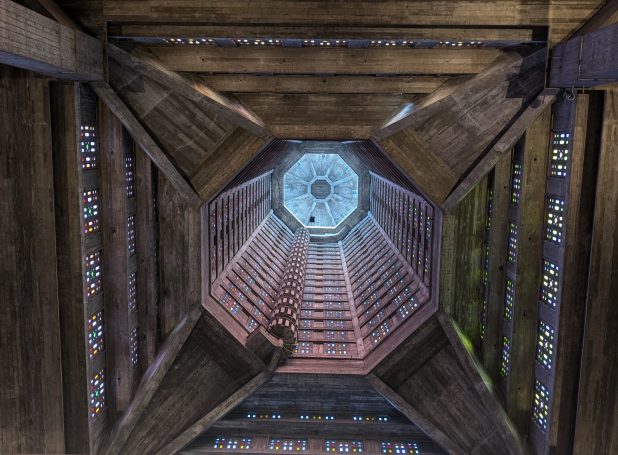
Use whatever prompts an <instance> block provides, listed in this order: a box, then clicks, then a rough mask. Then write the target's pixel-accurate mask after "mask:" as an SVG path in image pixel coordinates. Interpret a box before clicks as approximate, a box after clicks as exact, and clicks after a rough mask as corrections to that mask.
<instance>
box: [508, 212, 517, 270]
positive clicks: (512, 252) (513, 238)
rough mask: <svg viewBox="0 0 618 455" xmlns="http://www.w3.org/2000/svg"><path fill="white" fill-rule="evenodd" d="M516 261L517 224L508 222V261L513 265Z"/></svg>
mask: <svg viewBox="0 0 618 455" xmlns="http://www.w3.org/2000/svg"><path fill="white" fill-rule="evenodd" d="M516 260H517V224H515V223H513V222H512V221H511V222H509V251H508V261H509V262H510V263H511V264H515V261H516Z"/></svg>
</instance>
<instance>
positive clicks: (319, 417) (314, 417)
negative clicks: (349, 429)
mask: <svg viewBox="0 0 618 455" xmlns="http://www.w3.org/2000/svg"><path fill="white" fill-rule="evenodd" d="M298 418H299V419H300V420H335V416H333V415H325V416H323V415H321V414H311V415H310V414H301V415H299V416H298Z"/></svg>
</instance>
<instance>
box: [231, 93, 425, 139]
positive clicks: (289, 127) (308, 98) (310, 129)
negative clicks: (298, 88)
mask: <svg viewBox="0 0 618 455" xmlns="http://www.w3.org/2000/svg"><path fill="white" fill-rule="evenodd" d="M237 96H238V98H240V100H242V101H243V102H244V103H245V104H246V105H247V106H249V107H251V108H252V109H253V110H254V111H255V112H257V113H258V114H259V115H260V117H261V118H263V119H264V121H265V122H266V123H267V124H268V126H269V128H270V129H271V131H272V132H273V136H274V137H277V138H282V139H332V140H338V139H368V138H369V137H370V136H371V132H372V131H373V130H374V129H375V127H376V125H378V124H379V123H380V122H382V120H383V119H384V117H386V116H388V115H389V114H390V113H392V112H393V111H394V110H395V109H397V108H398V107H399V106H400V105H401V104H403V103H405V102H411V101H415V100H416V99H417V98H418V96H415V95H410V96H404V95H399V94H395V95H384V94H278V93H273V94H268V93H264V94H258V93H242V94H237Z"/></svg>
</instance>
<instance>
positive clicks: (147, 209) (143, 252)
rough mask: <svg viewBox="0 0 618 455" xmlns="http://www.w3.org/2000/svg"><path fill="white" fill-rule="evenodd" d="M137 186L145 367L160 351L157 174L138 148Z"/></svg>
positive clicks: (139, 297)
mask: <svg viewBox="0 0 618 455" xmlns="http://www.w3.org/2000/svg"><path fill="white" fill-rule="evenodd" d="M135 158H136V160H135V183H136V196H135V197H136V199H135V206H136V216H135V220H136V234H137V240H136V251H137V253H136V254H137V277H138V279H137V301H138V302H139V305H138V311H139V314H138V319H139V336H140V340H139V353H140V354H139V358H140V360H141V362H142V365H143V367H144V368H145V367H147V366H148V365H150V364H151V363H152V362H153V361H154V359H155V355H156V352H157V348H158V342H159V336H158V330H157V327H158V318H159V314H158V308H157V307H158V302H157V291H158V289H157V287H158V285H159V283H158V281H157V276H156V275H157V268H158V264H157V262H156V261H157V260H158V255H157V254H155V253H154V249H155V248H156V230H157V222H158V220H157V219H156V218H155V216H156V213H155V204H157V205H158V204H159V201H153V197H155V196H156V195H155V194H154V191H155V188H156V187H155V185H154V184H153V180H154V181H155V182H156V178H157V170H156V168H154V169H153V164H152V161H150V159H149V158H148V155H146V153H145V152H144V151H143V150H142V149H141V147H139V146H137V145H135Z"/></svg>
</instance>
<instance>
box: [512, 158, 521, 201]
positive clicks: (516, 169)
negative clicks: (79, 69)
mask: <svg viewBox="0 0 618 455" xmlns="http://www.w3.org/2000/svg"><path fill="white" fill-rule="evenodd" d="M521 176H522V167H521V163H517V162H514V163H513V169H512V174H511V204H513V205H518V204H519V199H520V197H521Z"/></svg>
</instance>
